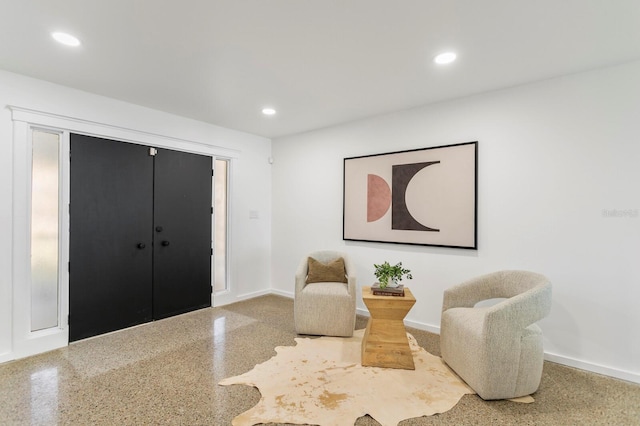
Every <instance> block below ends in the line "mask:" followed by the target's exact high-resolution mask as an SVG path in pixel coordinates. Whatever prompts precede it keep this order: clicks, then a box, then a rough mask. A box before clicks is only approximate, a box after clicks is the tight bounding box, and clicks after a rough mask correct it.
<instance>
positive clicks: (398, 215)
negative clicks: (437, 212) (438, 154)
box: [391, 161, 440, 232]
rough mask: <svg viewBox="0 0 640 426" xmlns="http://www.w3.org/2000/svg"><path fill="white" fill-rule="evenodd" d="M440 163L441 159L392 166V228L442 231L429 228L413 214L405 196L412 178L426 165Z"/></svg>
mask: <svg viewBox="0 0 640 426" xmlns="http://www.w3.org/2000/svg"><path fill="white" fill-rule="evenodd" d="M438 163H440V161H427V162H424V163H412V164H398V165H395V166H393V167H392V172H393V173H392V177H391V179H392V182H391V185H392V190H391V229H398V230H403V231H431V232H440V230H439V229H435V228H429V227H428V226H425V225H423V224H421V223H420V222H418V221H417V220H416V219H415V218H414V217H413V216H411V213H410V212H409V209H408V208H407V200H406V198H405V196H406V193H407V187H408V186H409V182H411V179H413V177H414V176H415V175H416V174H417V173H418V172H419V171H420V170H422V169H424V168H425V167H428V166H431V165H433V164H438Z"/></svg>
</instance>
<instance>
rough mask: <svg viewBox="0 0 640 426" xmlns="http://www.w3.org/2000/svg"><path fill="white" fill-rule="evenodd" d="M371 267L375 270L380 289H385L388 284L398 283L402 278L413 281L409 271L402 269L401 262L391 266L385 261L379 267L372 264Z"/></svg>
mask: <svg viewBox="0 0 640 426" xmlns="http://www.w3.org/2000/svg"><path fill="white" fill-rule="evenodd" d="M373 266H374V267H375V268H376V269H375V272H374V274H375V276H376V278H377V279H378V281H379V282H380V288H386V287H387V286H388V285H389V283H390V282H394V281H395V282H400V281H402V277H406V278H407V279H408V280H410V279H413V276H412V275H411V271H410V270H408V269H406V268H403V267H402V262H399V263H398V264H396V265H393V266H391V265H390V264H389V262H387V261H385V262H384V263H383V264H381V265H376V264H375V263H374V264H373Z"/></svg>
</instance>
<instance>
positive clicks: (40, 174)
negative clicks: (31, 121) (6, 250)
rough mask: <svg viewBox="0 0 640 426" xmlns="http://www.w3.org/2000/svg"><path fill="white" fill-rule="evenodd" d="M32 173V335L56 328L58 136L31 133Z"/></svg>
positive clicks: (55, 134) (38, 132)
mask: <svg viewBox="0 0 640 426" xmlns="http://www.w3.org/2000/svg"><path fill="white" fill-rule="evenodd" d="M32 146H33V161H32V172H31V331H37V330H42V329H45V328H51V327H56V326H57V325H58V247H59V245H58V241H59V235H58V223H59V217H58V215H59V206H58V204H59V201H58V200H59V161H58V160H59V147H60V135H59V134H57V133H47V132H43V131H34V132H33V140H32Z"/></svg>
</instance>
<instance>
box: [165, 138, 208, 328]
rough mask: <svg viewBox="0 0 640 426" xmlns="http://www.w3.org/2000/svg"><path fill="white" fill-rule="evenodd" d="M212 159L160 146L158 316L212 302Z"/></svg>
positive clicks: (205, 305) (199, 306)
mask: <svg viewBox="0 0 640 426" xmlns="http://www.w3.org/2000/svg"><path fill="white" fill-rule="evenodd" d="M211 166H212V164H211V157H207V156H204V155H197V154H189V153H185V152H178V151H171V150H167V149H158V155H157V156H156V158H155V173H154V176H155V196H154V205H155V213H154V222H155V226H154V231H155V232H154V244H153V251H154V268H153V283H154V286H153V316H154V319H160V318H165V317H168V316H171V315H176V314H181V313H183V312H188V311H192V310H194V309H199V308H203V307H207V306H211Z"/></svg>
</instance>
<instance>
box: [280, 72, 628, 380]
mask: <svg viewBox="0 0 640 426" xmlns="http://www.w3.org/2000/svg"><path fill="white" fill-rule="evenodd" d="M639 138H640V62H634V63H630V64H626V65H622V66H618V67H613V68H607V69H601V70H595V71H591V72H587V73H581V74H576V75H571V76H566V77H563V78H557V79H553V80H547V81H543V82H539V83H535V84H529V85H525V86H520V87H515V88H511V89H507V90H501V91H496V92H491V93H486V94H481V95H477V96H473V97H468V98H464V99H460V100H457V101H452V102H447V103H440V104H436V105H432V106H425V107H422V108H417V109H412V110H408V111H403V112H398V113H395V114H390V115H385V116H380V117H374V118H370V119H366V120H362V121H358V122H353V123H348V124H345V125H341V126H337V127H333V128H328V129H323V130H319V131H315V132H310V133H306V134H301V135H296V136H290V137H285V138H279V139H276V140H274V141H273V157H274V160H275V161H274V165H273V227H272V233H273V244H272V252H273V268H272V273H273V275H272V276H273V279H272V281H273V284H272V285H273V288H274V291H275V292H278V293H281V294H289V295H291V294H292V292H293V274H294V271H295V268H296V266H297V264H298V262H299V260H300V258H301V257H302V256H304V255H305V254H306V253H307V252H309V251H312V250H316V249H323V248H328V249H339V250H345V251H346V252H348V253H350V254H351V255H352V256H353V257H354V259H355V261H356V263H357V266H358V284H359V285H360V286H362V285H370V284H371V283H373V282H374V278H375V277H374V276H373V266H372V265H373V263H378V262H382V261H384V260H388V261H390V262H392V263H395V262H398V261H402V262H403V264H404V265H405V266H406V267H409V268H410V269H411V270H412V271H413V276H414V279H413V281H410V282H408V284H409V285H410V287H411V289H412V291H413V293H414V294H415V296H416V298H417V300H418V301H417V303H416V305H415V306H414V308H413V309H412V310H411V312H410V313H409V315H408V317H407V320H408V322H409V323H410V324H411V325H414V326H418V327H421V328H425V329H428V330H432V331H436V332H437V331H438V330H439V323H440V308H441V303H442V294H443V290H444V289H446V288H447V287H449V286H452V285H454V284H456V283H459V282H461V281H463V280H465V279H468V278H471V277H474V276H476V275H480V274H483V273H487V272H491V271H495V270H500V269H527V270H533V271H537V272H540V273H543V274H545V275H547V276H548V277H549V278H550V280H551V281H552V283H553V285H554V287H553V291H554V293H553V298H554V303H553V310H552V313H551V315H550V316H549V317H548V318H547V319H545V320H544V321H542V322H541V326H542V328H543V331H544V335H545V352H546V353H547V359H550V360H555V361H558V362H561V363H564V364H567V365H573V366H576V367H581V368H585V369H589V370H592V371H597V372H602V373H604V374H609V375H612V376H616V377H620V378H624V379H627V380H632V381H636V382H640V309H638V301H639V300H640V217H639V214H638V212H639V211H640V190H639V189H638V185H639V183H640V140H639ZM476 140H477V141H479V173H478V179H479V181H478V182H479V191H478V194H479V204H478V227H479V228H478V236H479V240H478V247H479V249H478V250H477V251H472V250H460V249H447V248H435V247H425V246H407V245H395V244H382V243H364V242H362V243H361V242H345V241H343V240H342V188H343V182H342V177H343V175H342V171H343V158H344V157H350V156H360V155H367V154H374V153H382V152H390V151H397V150H405V149H411V148H421V147H431V146H439V145H446V144H452V143H460V142H468V141H476ZM604 209H609V210H611V209H617V210H627V209H633V210H632V213H634V212H635V216H633V217H629V216H627V217H604V215H603V210H604ZM358 307H359V308H360V309H364V305H363V304H362V301H361V300H359V301H358Z"/></svg>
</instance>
